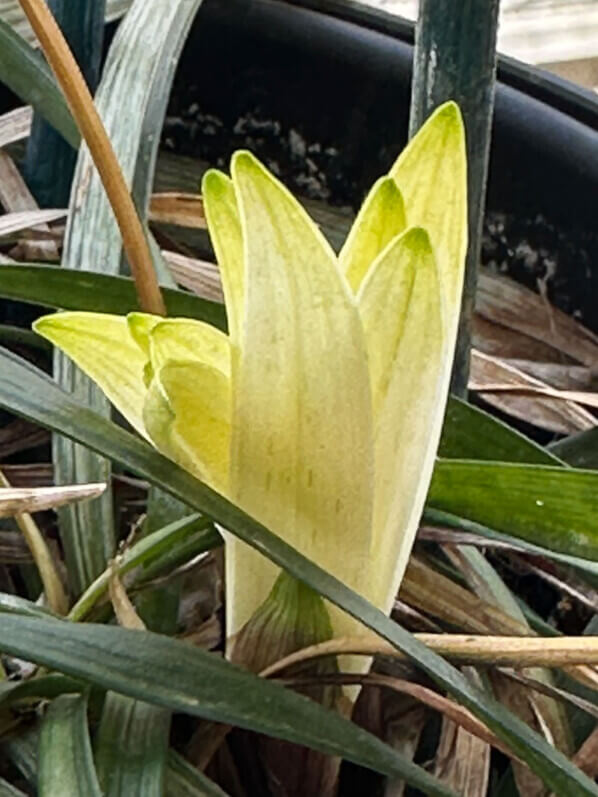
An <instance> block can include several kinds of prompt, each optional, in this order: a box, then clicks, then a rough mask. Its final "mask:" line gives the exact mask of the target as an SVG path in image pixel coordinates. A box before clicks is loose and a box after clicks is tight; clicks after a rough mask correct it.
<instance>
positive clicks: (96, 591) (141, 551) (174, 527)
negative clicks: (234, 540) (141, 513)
mask: <svg viewBox="0 0 598 797" xmlns="http://www.w3.org/2000/svg"><path fill="white" fill-rule="evenodd" d="M188 541H193V551H194V553H199V552H201V551H208V550H210V549H211V548H214V547H216V546H218V545H220V544H221V543H222V538H221V537H220V535H219V534H218V532H217V531H216V530H215V529H214V527H213V526H212V524H211V523H210V522H209V521H207V520H206V519H205V518H202V516H201V515H197V514H195V515H188V516H187V517H185V518H182V519H181V520H177V521H175V522H173V523H169V524H168V525H167V526H165V527H164V528H162V529H158V530H157V531H154V532H152V533H151V534H147V535H146V536H145V537H143V539H141V540H139V542H136V543H135V544H134V545H132V546H131V547H130V548H127V549H126V550H125V551H124V553H123V554H122V555H121V556H119V557H118V558H117V560H116V562H115V564H114V567H115V568H116V572H117V573H118V574H119V575H121V576H123V575H124V574H125V573H128V572H129V571H130V570H132V569H133V568H135V567H139V566H140V565H142V566H143V567H144V570H142V571H141V573H140V578H142V577H143V575H145V576H146V578H147V577H148V576H149V575H150V574H151V575H153V574H155V573H156V571H158V572H159V571H160V570H162V569H163V568H164V564H165V563H164V559H165V558H166V560H167V562H170V563H172V560H173V557H174V556H176V552H177V550H178V549H180V548H182V547H183V546H184V545H185V543H186V542H188ZM145 568H147V570H146V569H145ZM110 575H111V571H109V570H106V571H105V572H104V573H102V574H101V575H99V576H98V577H97V579H96V580H95V581H94V582H93V584H90V585H89V587H88V588H87V590H86V591H85V592H84V594H83V595H82V596H81V597H80V598H79V600H78V601H77V603H76V604H75V605H74V606H73V608H72V609H71V611H70V613H69V620H81V619H82V618H83V617H84V616H85V615H86V614H87V613H88V612H89V610H90V609H91V608H92V607H93V606H94V604H95V603H96V601H97V600H98V599H99V598H100V597H101V596H102V595H104V594H105V593H106V592H107V591H108V582H109V580H110Z"/></svg>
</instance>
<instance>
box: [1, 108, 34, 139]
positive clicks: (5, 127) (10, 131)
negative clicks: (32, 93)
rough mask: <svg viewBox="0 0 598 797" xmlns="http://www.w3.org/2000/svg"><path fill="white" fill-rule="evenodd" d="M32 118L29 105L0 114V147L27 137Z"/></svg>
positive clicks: (31, 109)
mask: <svg viewBox="0 0 598 797" xmlns="http://www.w3.org/2000/svg"><path fill="white" fill-rule="evenodd" d="M32 119H33V108H32V107H31V106H30V105H25V106H23V107H22V108H15V109H14V111H8V113H3V114H2V115H1V116H0V147H6V146H7V145H8V144H14V143H15V141H22V140H23V139H24V138H27V136H28V135H29V133H30V131H31V121H32Z"/></svg>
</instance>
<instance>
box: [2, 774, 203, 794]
mask: <svg viewBox="0 0 598 797" xmlns="http://www.w3.org/2000/svg"><path fill="white" fill-rule="evenodd" d="M200 793H201V792H200ZM206 793H207V794H209V792H206ZM0 797H27V795H26V794H25V792H24V791H21V790H20V789H17V788H16V786H13V785H12V784H11V783H9V782H8V781H7V780H4V778H0Z"/></svg>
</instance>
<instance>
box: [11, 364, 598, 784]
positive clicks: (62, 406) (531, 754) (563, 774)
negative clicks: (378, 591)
mask: <svg viewBox="0 0 598 797" xmlns="http://www.w3.org/2000/svg"><path fill="white" fill-rule="evenodd" d="M0 367H1V372H2V376H3V379H2V380H1V381H0V406H3V407H5V408H6V409H9V410H11V411H13V412H15V413H17V414H18V415H21V416H23V417H25V418H28V419H29V420H31V421H34V422H36V423H39V424H40V425H42V426H45V427H49V428H52V429H54V430H55V431H58V432H59V433H61V434H68V435H70V436H71V437H72V438H73V439H76V440H77V441H78V442H80V443H82V444H84V445H88V446H89V447H90V448H93V449H95V450H97V451H99V452H101V453H102V454H103V455H104V456H108V457H111V458H113V459H114V460H116V461H119V462H122V463H123V464H125V465H126V466H127V467H129V468H130V469H131V470H132V471H134V472H137V473H139V474H140V475H141V476H143V477H145V478H147V479H148V480H149V481H151V482H152V483H154V484H159V485H160V486H161V487H162V488H163V489H165V490H168V491H169V492H171V493H172V494H173V495H175V496H176V497H177V498H179V499H180V500H182V501H184V502H186V503H188V504H189V506H191V507H196V508H197V509H198V511H201V512H203V513H205V514H206V515H207V516H209V517H211V518H213V519H214V520H216V521H217V522H218V523H220V524H221V525H222V526H223V527H225V528H227V529H229V530H230V531H231V533H234V534H235V535H236V536H237V537H238V538H239V539H241V540H243V541H244V542H246V543H248V544H249V545H251V546H252V547H254V548H255V549H256V550H257V551H259V552H260V553H262V554H263V555H264V556H267V557H268V558H269V559H271V560H272V561H273V562H274V563H275V564H276V565H278V566H279V567H284V568H285V569H286V570H287V571H288V572H289V573H290V574H291V575H293V576H295V578H298V579H299V580H301V581H303V582H305V583H306V584H308V585H309V586H310V587H312V588H313V589H314V590H316V591H317V592H319V593H320V594H321V595H323V596H324V597H325V598H328V600H330V601H331V602H332V603H334V604H336V605H337V606H339V607H340V608H342V609H344V610H345V611H346V612H348V613H349V614H351V615H352V616H353V617H355V618H357V619H359V621H360V622H362V623H363V624H364V625H366V626H367V627H368V628H370V629H372V630H373V631H375V632H376V633H378V634H379V635H380V636H381V637H382V638H383V639H386V640H387V641H388V642H390V643H391V644H392V645H393V646H394V647H396V648H397V650H400V651H402V652H404V653H405V654H406V655H407V656H408V657H409V658H411V659H412V660H413V661H414V662H417V664H418V666H419V667H420V668H421V669H422V670H423V671H424V672H425V673H426V674H427V675H429V677H430V678H431V679H432V680H433V681H434V682H435V683H436V684H437V685H438V686H439V687H441V688H442V689H445V690H446V691H447V692H449V694H451V695H452V696H453V697H455V698H456V699H457V700H459V702H461V703H462V704H463V705H464V706H466V707H467V708H469V709H470V711H472V713H474V714H475V715H476V716H477V717H478V718H479V719H481V720H482V721H483V722H485V723H486V724H487V725H488V727H489V728H490V729H491V730H493V731H494V732H495V733H496V734H497V736H499V738H501V739H502V740H503V741H504V742H505V743H506V744H508V745H509V746H510V747H511V749H512V750H513V751H514V752H515V753H516V754H517V755H518V756H519V758H521V759H522V760H523V761H525V762H526V763H527V764H528V765H529V766H530V768H531V769H533V770H534V772H536V773H537V774H538V775H539V776H540V777H541V778H542V780H543V781H544V782H545V783H546V785H547V786H548V787H549V788H550V789H552V790H554V791H556V792H557V793H561V794H567V793H571V794H576V795H577V794H579V795H580V797H584V796H585V795H592V797H598V787H596V785H595V784H594V783H593V782H592V781H591V780H590V779H589V778H588V777H586V776H585V775H584V774H583V773H582V772H580V771H579V770H578V769H577V768H576V767H575V766H573V764H572V763H571V762H570V761H569V760H568V759H567V758H565V757H564V756H563V755H561V754H559V753H558V752H556V751H555V750H554V749H553V748H552V747H551V746H550V745H549V744H548V743H547V742H546V741H545V740H544V739H542V738H541V737H540V736H539V735H538V734H536V733H534V732H533V731H531V730H530V728H529V727H528V726H527V725H525V724H524V723H522V722H521V721H520V720H518V719H517V718H516V717H514V716H513V715H512V714H511V713H510V712H508V711H507V710H505V708H504V707H503V706H501V705H500V704H499V703H497V702H496V701H495V700H493V699H491V698H490V697H488V695H486V694H484V693H483V692H480V691H479V690H478V689H477V688H476V687H475V686H473V685H472V684H471V683H469V682H468V681H467V680H466V679H465V678H464V677H463V676H462V674H461V673H460V672H459V671H458V670H456V669H455V668H454V667H452V666H451V665H450V664H449V663H448V662H447V661H445V660H444V659H443V658H441V657H440V656H438V655H436V654H434V653H433V652H432V651H430V650H429V649H428V648H427V647H426V646H425V645H423V644H421V643H419V642H418V641H417V640H415V639H414V637H413V636H412V635H411V634H410V633H408V632H407V631H405V630H404V629H403V628H402V627H401V626H400V625H398V624H397V623H395V622H394V621H392V620H390V619H389V618H388V617H387V616H386V615H385V614H384V613H383V612H381V611H379V610H378V609H376V608H375V607H374V606H372V604H370V603H368V601H366V600H365V599H364V598H362V597H361V596H359V595H357V593H355V592H353V591H352V590H350V589H349V588H348V587H346V586H345V585H344V584H342V583H341V582H340V581H338V579H336V578H334V576H332V575H330V574H329V573H327V572H326V571H324V570H322V568H320V567H318V565H316V564H314V563H313V562H310V561H309V560H308V559H306V558H305V557H304V556H302V555H301V554H300V553H299V552H298V551H296V550H295V549H293V548H292V547H291V546H290V545H288V544H287V543H285V542H284V541H283V540H282V539H280V537H277V536H276V535H275V534H272V532H270V531H269V530H268V529H266V528H265V527H264V526H263V525H261V524H260V523H259V522H257V521H256V520H254V519H252V518H250V517H249V516H248V515H247V514H245V513H244V512H243V511H241V510H240V509H238V508H237V507H235V506H234V505H233V504H231V503H230V502H229V501H227V500H226V499H225V498H223V497H222V496H220V495H218V493H216V492H214V491H213V490H211V489H209V488H208V487H207V486H206V485H204V484H202V483H201V482H198V481H197V480H196V479H194V478H193V477H192V476H191V475H190V474H189V473H186V472H184V471H183V470H181V469H180V468H178V467H176V466H175V465H173V463H172V462H169V461H168V460H166V459H165V458H164V457H162V456H161V455H160V454H158V453H156V452H155V451H153V450H152V449H151V448H150V447H149V446H148V445H147V444H145V443H143V442H142V441H141V440H138V439H136V438H135V437H133V436H132V435H130V434H128V433H127V432H125V431H124V430H122V429H119V428H118V427H117V426H116V425H115V424H112V423H111V422H110V421H108V420H107V419H105V418H103V417H101V416H98V415H97V414H96V413H94V412H93V411H91V410H90V409H89V408H88V407H85V406H84V405H82V404H81V403H79V402H77V401H76V400H74V399H73V398H72V397H71V396H69V395H68V394H66V393H65V392H64V391H62V390H61V389H60V388H59V387H58V386H57V385H55V384H53V382H52V381H51V380H50V379H48V377H46V376H45V375H44V374H43V373H41V372H40V371H38V370H37V369H36V368H34V367H33V366H32V365H30V364H29V363H26V362H25V361H23V360H21V359H20V358H19V357H17V356H16V355H14V354H12V353H11V352H7V351H5V350H1V349H0ZM40 396H43V399H44V400H43V402H41V401H40V400H39V397H40ZM513 467H515V466H513ZM559 473H565V471H559ZM593 475H594V474H593ZM594 476H595V475H594ZM595 478H598V477H596V476H595ZM15 622H30V623H31V622H35V620H31V619H23V620H21V618H13V617H10V616H6V617H3V616H1V615H0V639H3V640H5V639H6V637H5V633H4V632H5V629H6V624H7V623H15ZM54 622H55V623H56V625H57V626H58V625H61V623H60V622H59V621H54ZM38 627H39V624H38ZM13 628H14V631H15V644H18V643H19V639H21V641H22V637H21V636H20V635H19V632H18V630H16V629H17V627H16V626H14V627H13ZM71 630H72V628H71ZM78 633H79V631H78ZM129 633H135V632H129ZM137 633H138V632H137ZM31 648H32V650H33V652H35V650H34V649H37V652H38V653H39V647H38V645H36V644H35V641H34V640H32V642H31ZM27 655H30V654H29V653H28V654H27ZM66 665H67V666H68V661H67V662H66Z"/></svg>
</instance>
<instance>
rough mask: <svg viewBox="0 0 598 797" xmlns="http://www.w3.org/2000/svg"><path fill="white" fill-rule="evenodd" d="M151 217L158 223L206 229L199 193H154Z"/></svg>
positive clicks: (150, 206)
mask: <svg viewBox="0 0 598 797" xmlns="http://www.w3.org/2000/svg"><path fill="white" fill-rule="evenodd" d="M149 219H150V221H153V222H156V223H158V224H174V225H175V226H177V227H190V228H192V229H200V230H203V229H206V226H207V225H206V217H205V214H204V209H203V202H202V199H201V197H200V196H199V195H198V194H186V193H183V192H180V191H169V192H164V193H159V194H153V195H152V197H151V199H150V205H149Z"/></svg>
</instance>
